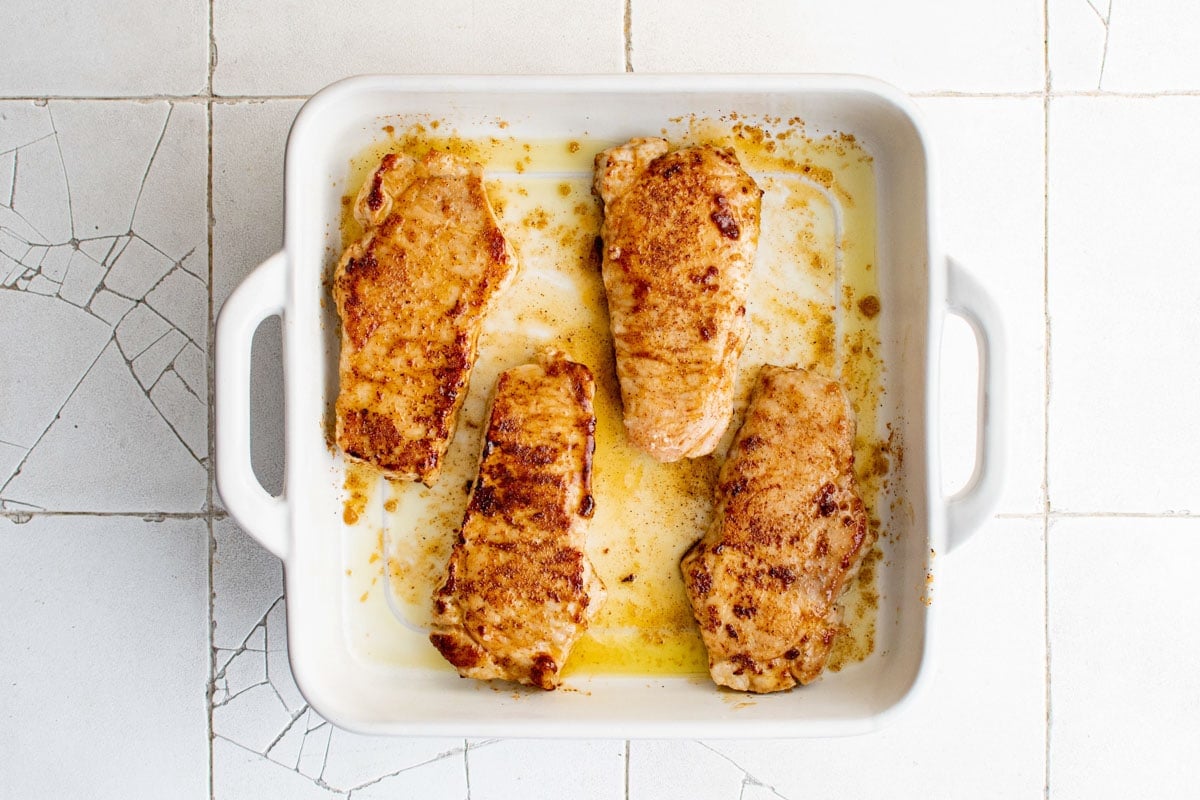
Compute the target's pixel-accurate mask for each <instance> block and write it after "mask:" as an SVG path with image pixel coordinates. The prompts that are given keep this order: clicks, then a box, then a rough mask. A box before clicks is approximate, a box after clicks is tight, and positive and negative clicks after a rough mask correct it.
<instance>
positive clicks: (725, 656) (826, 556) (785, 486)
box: [682, 366, 874, 692]
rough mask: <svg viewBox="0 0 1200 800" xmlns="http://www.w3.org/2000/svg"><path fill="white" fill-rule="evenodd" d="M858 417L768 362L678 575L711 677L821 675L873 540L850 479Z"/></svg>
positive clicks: (753, 686) (817, 380)
mask: <svg viewBox="0 0 1200 800" xmlns="http://www.w3.org/2000/svg"><path fill="white" fill-rule="evenodd" d="M853 445H854V416H853V411H852V410H851V408H850V403H849V401H848V400H847V398H846V394H845V392H844V391H843V390H842V388H841V386H840V385H839V384H838V383H837V382H836V381H831V380H828V379H826V378H822V377H820V376H818V375H816V374H813V373H811V372H805V371H804V370H798V369H785V368H782V367H773V366H765V367H763V368H762V370H761V371H760V372H759V375H758V383H757V385H756V386H755V389H754V394H753V396H752V397H751V400H750V407H749V409H748V410H747V412H746V421H745V423H743V425H742V427H741V429H740V430H739V431H738V433H737V436H736V437H735V438H734V441H733V445H732V446H731V448H730V451H729V457H728V459H727V460H726V461H725V464H724V466H723V467H722V469H721V474H720V477H719V479H718V483H717V489H716V496H715V501H716V519H715V521H714V522H713V525H712V527H711V528H710V529H709V530H708V532H707V533H706V534H705V536H704V538H702V539H701V540H700V541H698V542H697V543H696V544H695V545H693V546H692V549H691V550H689V551H688V553H687V554H686V555H685V556H684V558H683V563H682V569H683V578H684V584H685V586H686V588H687V593H688V598H689V599H690V600H691V603H692V609H693V612H694V614H695V616H696V621H697V623H699V625H700V633H701V636H702V637H703V639H704V644H705V646H706V647H707V649H708V664H709V671H710V672H711V674H712V678H713V680H714V681H716V683H718V684H720V685H721V686H728V687H730V688H731V689H739V690H742V691H747V690H748V691H752V692H775V691H779V690H781V689H789V688H791V687H793V686H795V685H796V684H797V683H801V684H807V683H811V682H812V681H814V680H816V679H817V676H819V675H820V674H821V671H822V670H823V669H824V668H825V663H826V661H827V660H828V658H829V653H830V649H831V646H832V644H833V641H834V637H835V636H836V635H837V632H838V629H839V625H840V624H841V620H842V608H841V606H840V604H839V602H838V601H839V598H840V597H841V595H842V592H843V591H844V590H845V589H846V587H847V586H848V585H849V583H850V581H851V580H853V578H854V576H855V574H856V573H857V572H858V568H859V565H860V564H861V562H862V558H863V556H864V555H865V554H866V553H867V552H868V551H869V550H870V549H871V546H872V544H873V541H874V540H873V534H872V533H871V531H870V529H869V527H868V525H867V514H866V510H865V508H864V506H863V502H862V500H861V499H860V498H859V495H858V489H857V485H856V481H855V478H854V453H853Z"/></svg>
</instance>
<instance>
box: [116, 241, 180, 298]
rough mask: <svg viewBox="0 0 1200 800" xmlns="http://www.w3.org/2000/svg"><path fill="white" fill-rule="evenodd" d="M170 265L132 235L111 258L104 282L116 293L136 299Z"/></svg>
mask: <svg viewBox="0 0 1200 800" xmlns="http://www.w3.org/2000/svg"><path fill="white" fill-rule="evenodd" d="M174 266H175V262H173V261H172V260H171V259H170V258H169V257H168V256H167V255H165V254H164V253H161V252H159V251H158V250H156V249H155V248H154V247H152V246H151V245H149V244H147V243H146V240H144V239H142V238H141V237H137V236H135V237H133V238H131V239H130V240H129V243H128V244H127V245H126V246H125V248H124V249H123V250H122V251H121V254H120V255H119V256H117V257H116V259H115V260H114V261H113V264H112V268H111V269H109V271H108V276H107V277H106V278H105V279H104V285H105V286H106V287H108V288H109V289H111V290H112V291H114V292H116V293H117V294H119V295H123V296H124V297H130V298H133V299H134V300H140V299H142V298H143V297H145V296H146V293H147V292H149V291H150V290H151V289H152V288H154V286H155V284H157V283H158V282H159V281H161V280H162V279H163V277H164V276H166V274H167V273H168V272H170V271H171V269H172V268H173V267H174Z"/></svg>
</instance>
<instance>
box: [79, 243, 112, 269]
mask: <svg viewBox="0 0 1200 800" xmlns="http://www.w3.org/2000/svg"><path fill="white" fill-rule="evenodd" d="M116 242H117V237H115V236H103V237H101V238H99V239H81V240H80V242H79V249H80V250H82V251H83V252H84V253H85V254H86V255H87V256H88V257H89V258H90V259H92V261H95V262H96V263H97V264H103V263H104V261H105V259H107V258H108V254H109V253H110V252H112V249H113V245H114V244H116Z"/></svg>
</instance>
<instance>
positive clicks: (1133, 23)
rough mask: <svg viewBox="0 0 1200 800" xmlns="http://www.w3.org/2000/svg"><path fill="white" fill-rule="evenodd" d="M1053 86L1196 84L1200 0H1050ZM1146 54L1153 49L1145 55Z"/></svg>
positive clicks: (1169, 87)
mask: <svg viewBox="0 0 1200 800" xmlns="http://www.w3.org/2000/svg"><path fill="white" fill-rule="evenodd" d="M1048 12H1049V14H1048V16H1049V51H1050V75H1051V83H1052V85H1053V88H1054V89H1056V90H1060V91H1062V90H1072V91H1095V90H1097V89H1100V90H1103V91H1109V92H1161V91H1188V90H1195V89H1200V63H1197V60H1196V58H1195V53H1196V51H1197V49H1200V6H1197V5H1196V4H1195V3H1190V2H1180V1H1179V0H1138V2H1135V3H1131V2H1128V0H1050V3H1049V6H1048ZM1148 54H1153V55H1152V57H1148Z"/></svg>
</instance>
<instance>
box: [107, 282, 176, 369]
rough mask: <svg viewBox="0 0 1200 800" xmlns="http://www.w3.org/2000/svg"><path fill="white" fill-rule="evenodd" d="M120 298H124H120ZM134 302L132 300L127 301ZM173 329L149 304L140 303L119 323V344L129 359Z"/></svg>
mask: <svg viewBox="0 0 1200 800" xmlns="http://www.w3.org/2000/svg"><path fill="white" fill-rule="evenodd" d="M114 296H116V295H114ZM118 299H124V298H119V297H118ZM126 302H130V303H132V301H126ZM169 330H171V325H170V323H169V322H167V321H166V320H165V319H163V318H162V317H160V316H159V315H158V314H156V313H155V312H154V311H153V310H152V309H151V308H150V307H149V306H146V305H142V304H141V303H138V304H137V305H134V306H133V308H132V309H131V310H130V311H129V313H128V314H126V315H125V316H124V318H122V319H121V322H120V324H118V325H117V346H118V347H120V348H121V353H122V355H124V356H125V358H126V359H127V360H130V361H132V360H133V359H135V358H137V357H138V356H140V355H141V354H142V353H144V352H146V349H147V348H148V347H150V345H152V344H154V343H155V342H157V341H158V340H159V339H161V338H162V337H163V335H165V334H166V332H167V331H169Z"/></svg>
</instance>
